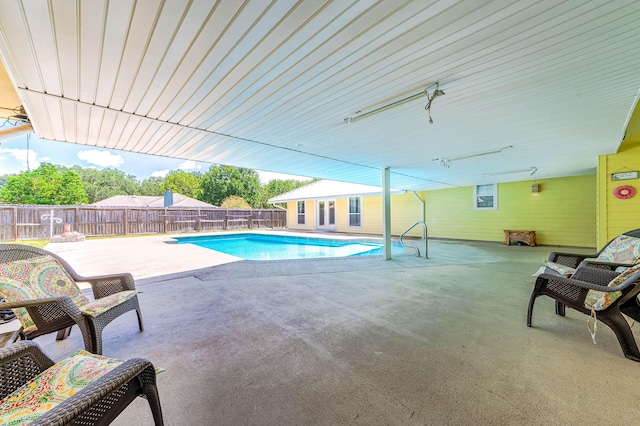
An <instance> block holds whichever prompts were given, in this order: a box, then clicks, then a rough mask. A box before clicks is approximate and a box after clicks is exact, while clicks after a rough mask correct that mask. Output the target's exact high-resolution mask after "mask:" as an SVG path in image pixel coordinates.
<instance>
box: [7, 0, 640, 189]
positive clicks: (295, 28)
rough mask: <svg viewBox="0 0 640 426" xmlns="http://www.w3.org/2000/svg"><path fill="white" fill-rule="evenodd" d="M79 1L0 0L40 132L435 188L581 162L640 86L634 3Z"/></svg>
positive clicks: (626, 112)
mask: <svg viewBox="0 0 640 426" xmlns="http://www.w3.org/2000/svg"><path fill="white" fill-rule="evenodd" d="M87 4H88V3H87V2H80V1H75V2H74V1H66V0H51V1H32V0H10V1H5V2H3V4H2V13H1V14H0V54H1V55H2V60H3V62H4V64H5V66H6V68H7V70H8V72H9V74H10V76H11V78H12V79H13V83H14V85H15V87H16V89H17V91H18V94H19V96H20V98H21V100H22V102H23V104H24V105H25V108H26V110H27V113H28V115H29V117H30V118H31V120H32V123H33V127H34V129H35V131H36V133H37V135H38V136H39V137H41V138H45V139H52V140H59V141H68V142H73V143H80V144H86V145H90V146H98V147H104V148H114V149H120V150H125V151H133V152H142V153H148V154H154V155H161V156H169V157H175V158H181V159H189V160H196V161H205V162H211V163H221V164H229V165H235V166H242V167H249V168H254V169H258V170H265V171H274V172H283V173H291V174H299V175H303V176H310V177H319V178H323V179H331V180H340V181H347V182H355V183H361V184H368V185H378V184H379V183H380V176H381V173H380V170H381V169H382V168H384V167H390V168H391V185H392V186H394V187H398V188H403V189H433V188H442V187H448V186H452V185H453V186H455V185H469V184H473V183H482V182H502V181H514V180H526V179H530V177H529V174H530V170H533V168H535V169H536V170H537V172H536V177H538V178H547V177H557V176H566V175H577V174H585V173H593V172H594V171H595V169H596V165H597V158H598V156H599V155H603V154H611V153H614V152H616V150H617V148H618V146H619V144H620V142H621V140H622V138H623V135H624V132H625V127H626V125H627V119H628V117H630V114H631V111H632V110H633V109H634V107H635V105H636V95H637V93H638V88H639V87H640V55H638V52H640V26H639V25H638V22H640V2H638V1H637V0H615V1H607V2H604V1H600V0H591V1H588V0H585V1H536V2H531V1H524V0H495V1H482V2H477V1H449V0H441V1H424V2H423V1H400V0H382V1H377V0H342V1H329V0H303V1H288V0H282V1H272V2H268V1H262V0H248V1H219V2H211V1H206V0H196V1H191V0H172V1H160V0H121V1H118V2H115V1H107V0H95V1H92V2H91V3H90V6H87ZM436 82H438V83H439V87H440V89H441V90H443V91H444V92H445V95H443V96H439V97H437V98H435V99H434V100H433V103H432V104H431V116H432V117H433V120H434V123H433V124H429V122H428V118H429V115H428V113H427V111H425V106H426V105H427V103H428V101H427V96H418V97H417V98H416V99H415V100H413V101H411V102H408V103H404V104H402V105H398V106H396V107H394V108H391V109H388V110H385V111H383V112H379V113H377V114H374V115H370V116H368V117H367V118H363V119H362V120H359V121H354V122H352V124H351V125H347V121H348V120H346V121H345V119H348V118H356V117H359V116H361V115H363V114H364V113H365V112H367V111H370V110H371V109H374V108H375V107H376V106H381V105H386V104H387V103H388V102H391V101H394V100H398V99H400V98H403V97H404V96H408V95H413V94H418V93H423V92H424V91H425V89H428V93H429V96H430V97H432V96H433V93H434V90H435V87H434V86H433V85H434V84H435V83H436ZM506 147H511V148H509V149H503V148H506ZM443 164H444V165H447V164H448V165H449V166H450V167H443Z"/></svg>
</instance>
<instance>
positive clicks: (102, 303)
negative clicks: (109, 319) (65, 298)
mask: <svg viewBox="0 0 640 426" xmlns="http://www.w3.org/2000/svg"><path fill="white" fill-rule="evenodd" d="M136 294H138V292H137V291H135V290H127V291H121V292H120V293H115V294H111V295H109V296H106V297H101V298H100V299H96V300H94V301H92V302H89V303H87V304H86V305H83V306H80V307H79V308H80V310H81V311H82V313H83V314H84V315H89V316H92V317H97V316H98V315H100V314H102V313H104V312H106V311H108V310H109V309H111V308H112V307H114V306H117V305H119V304H121V303H123V302H126V301H127V300H129V299H131V298H132V297H133V296H135V295H136Z"/></svg>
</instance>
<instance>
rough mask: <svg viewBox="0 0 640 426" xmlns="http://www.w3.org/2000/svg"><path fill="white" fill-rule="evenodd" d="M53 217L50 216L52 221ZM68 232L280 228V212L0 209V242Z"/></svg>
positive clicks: (96, 233)
mask: <svg viewBox="0 0 640 426" xmlns="http://www.w3.org/2000/svg"><path fill="white" fill-rule="evenodd" d="M52 215H53V216H52ZM65 224H68V225H70V227H71V231H76V232H80V233H81V234H84V235H85V236H87V237H94V236H107V235H134V234H169V233H179V232H202V231H223V230H229V229H254V228H284V227H286V226H287V212H286V210H280V209H221V208H214V207H212V208H180V207H169V208H154V207H94V206H50V205H8V204H0V241H16V240H41V239H47V238H50V237H51V235H60V234H62V233H63V232H64V225H65Z"/></svg>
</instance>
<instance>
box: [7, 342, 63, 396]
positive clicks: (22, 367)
mask: <svg viewBox="0 0 640 426" xmlns="http://www.w3.org/2000/svg"><path fill="white" fill-rule="evenodd" d="M53 364H54V362H53V361H52V360H51V358H49V357H48V356H47V355H45V354H44V352H42V350H41V349H40V347H39V346H38V345H37V344H36V343H34V342H31V341H21V342H16V343H14V344H12V345H9V346H5V347H4V348H1V349H0V399H2V398H4V397H6V396H7V395H9V394H10V393H12V392H13V391H15V390H16V389H18V388H19V387H20V386H22V385H23V384H25V383H27V382H28V381H29V380H31V379H33V378H34V377H35V376H37V375H38V374H40V373H41V372H43V371H44V370H46V369H47V368H49V367H51V366H52V365H53Z"/></svg>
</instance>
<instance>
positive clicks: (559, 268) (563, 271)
mask: <svg viewBox="0 0 640 426" xmlns="http://www.w3.org/2000/svg"><path fill="white" fill-rule="evenodd" d="M544 265H545V266H546V267H548V268H551V269H553V270H554V271H556V272H557V273H559V274H560V275H567V276H569V275H573V273H574V272H575V271H576V269H575V268H572V267H570V266H567V265H563V264H561V263H556V262H551V261H550V260H547V261H546V262H544Z"/></svg>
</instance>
